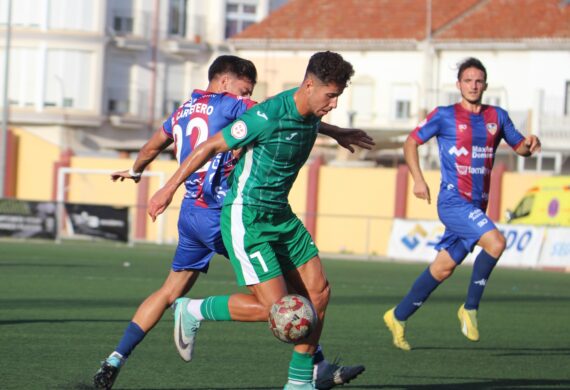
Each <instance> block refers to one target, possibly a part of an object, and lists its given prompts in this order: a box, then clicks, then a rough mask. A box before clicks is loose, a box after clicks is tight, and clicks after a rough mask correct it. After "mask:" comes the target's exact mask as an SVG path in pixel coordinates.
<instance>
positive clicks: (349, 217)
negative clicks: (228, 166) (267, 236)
mask: <svg viewBox="0 0 570 390" xmlns="http://www.w3.org/2000/svg"><path fill="white" fill-rule="evenodd" d="M15 133H16V135H17V136H18V137H19V144H18V148H19V152H18V163H17V165H18V166H17V186H16V197H17V198H19V199H27V200H50V199H53V195H54V194H55V182H56V179H55V178H54V174H53V172H54V170H55V169H54V166H55V165H56V163H57V162H58V161H59V159H60V156H61V155H62V153H61V151H60V150H59V149H58V148H57V147H55V146H53V145H52V144H51V143H49V142H48V141H45V140H42V139H41V138H39V137H36V136H34V135H30V134H29V133H26V132H22V131H15ZM132 164H133V160H130V159H118V158H100V157H82V156H74V157H71V158H70V159H69V166H70V167H72V168H83V169H99V170H109V171H116V170H124V169H128V168H129V167H131V166H132ZM176 168H177V163H176V161H172V160H156V161H154V162H153V163H152V164H151V165H150V167H149V168H148V169H147V172H163V173H164V179H165V180H166V179H167V178H168V177H169V176H170V175H171V174H172V173H174V171H175V170H176ZM308 173H309V167H308V166H305V167H304V168H303V169H301V171H300V172H299V176H298V178H297V181H296V182H295V185H294V186H293V189H292V191H291V193H290V196H289V200H290V203H291V206H292V208H293V210H294V211H295V212H296V213H297V214H298V215H299V217H300V218H301V219H304V218H305V216H306V212H307V199H308V194H307V188H308V184H309V175H308ZM396 175H397V170H396V169H393V168H363V167H359V168H356V167H353V168H347V167H338V166H322V167H321V169H320V171H319V179H318V194H317V205H318V206H317V210H318V218H317V223H316V237H315V239H316V243H317V245H318V246H319V248H320V250H321V251H323V252H329V253H358V254H363V253H368V254H372V255H385V254H386V252H387V246H388V240H389V235H390V231H391V228H392V222H393V217H394V210H395V204H396V197H399V196H405V197H406V216H407V218H410V219H422V220H437V218H438V217H437V195H438V191H439V180H440V174H439V171H426V172H424V176H425V178H426V180H427V182H428V185H429V187H430V190H431V204H428V203H427V202H426V201H424V200H420V199H417V198H416V197H415V196H414V195H413V181H412V179H411V177H410V176H408V189H407V193H406V194H397V193H396ZM540 177H542V176H538V175H521V174H517V173H512V172H507V173H505V174H504V176H503V178H502V198H501V206H500V212H501V214H500V215H501V221H503V220H504V214H505V210H506V209H507V208H509V209H511V210H512V209H514V207H515V206H516V204H517V203H518V201H519V200H520V199H521V197H522V195H523V194H524V192H525V191H526V190H527V189H528V188H530V187H531V186H532V183H533V182H534V181H535V180H537V179H538V178H540ZM159 188H160V178H159V177H149V178H148V179H146V178H145V179H143V181H141V182H140V183H139V184H134V183H133V182H131V181H125V182H116V183H113V182H112V181H111V180H110V177H109V174H71V175H69V178H68V183H67V191H66V199H67V200H68V201H69V202H76V203H90V204H105V205H111V206H128V207H130V208H131V216H132V218H133V219H132V221H133V226H136V225H140V226H139V229H142V231H141V232H140V235H135V237H137V238H142V239H146V240H151V241H154V240H157V239H158V238H159V234H160V232H161V230H160V229H161V224H162V226H163V230H162V234H163V239H164V241H165V242H176V241H177V221H178V212H179V209H180V203H181V201H182V197H183V193H184V190H183V188H180V189H179V191H178V192H177V194H176V196H175V197H174V199H173V201H172V203H171V206H170V207H169V209H168V210H167V212H166V213H165V214H164V215H163V217H162V222H161V223H155V224H153V223H152V222H151V221H150V218H149V217H148V216H147V215H146V206H147V203H148V200H149V199H150V197H151V196H152V195H153V194H154V193H155V192H156V191H157V190H158V189H159Z"/></svg>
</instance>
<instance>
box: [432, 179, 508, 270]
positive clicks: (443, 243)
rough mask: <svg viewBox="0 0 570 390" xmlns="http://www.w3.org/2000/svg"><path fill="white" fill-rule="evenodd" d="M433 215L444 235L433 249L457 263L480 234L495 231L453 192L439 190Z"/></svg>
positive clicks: (474, 207)
mask: <svg viewBox="0 0 570 390" xmlns="http://www.w3.org/2000/svg"><path fill="white" fill-rule="evenodd" d="M437 213H438V214H439V219H440V220H441V222H442V223H443V224H444V225H445V232H444V233H443V237H442V238H441V240H440V241H439V243H438V244H437V245H436V246H435V249H436V250H437V251H440V250H441V249H445V250H446V251H447V252H448V253H449V255H450V256H451V258H452V259H453V261H455V262H456V263H457V264H460V263H461V262H462V261H463V259H465V256H467V254H468V253H470V252H471V251H473V248H474V247H475V244H477V242H478V241H479V239H480V238H481V236H482V235H483V234H485V233H487V232H488V231H490V230H493V229H496V228H497V227H496V226H495V224H494V223H493V221H492V220H491V218H489V217H488V216H487V214H485V212H484V211H483V210H481V209H480V208H479V207H477V206H476V205H474V204H472V203H470V202H469V201H467V200H465V199H464V198H462V197H461V195H460V194H459V193H458V192H457V191H454V190H446V189H442V190H441V191H440V193H439V198H438V199H437Z"/></svg>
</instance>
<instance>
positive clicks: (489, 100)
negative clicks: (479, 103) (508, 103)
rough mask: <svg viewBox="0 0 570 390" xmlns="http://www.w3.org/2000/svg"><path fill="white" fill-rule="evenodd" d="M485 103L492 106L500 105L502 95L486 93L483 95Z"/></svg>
mask: <svg viewBox="0 0 570 390" xmlns="http://www.w3.org/2000/svg"><path fill="white" fill-rule="evenodd" d="M483 104H488V105H491V106H500V105H501V97H500V96H499V95H493V94H489V93H487V94H484V95H483Z"/></svg>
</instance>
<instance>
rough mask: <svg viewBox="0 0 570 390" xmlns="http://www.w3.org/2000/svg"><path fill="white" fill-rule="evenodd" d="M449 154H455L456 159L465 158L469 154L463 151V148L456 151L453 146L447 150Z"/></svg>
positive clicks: (465, 150)
mask: <svg viewBox="0 0 570 390" xmlns="http://www.w3.org/2000/svg"><path fill="white" fill-rule="evenodd" d="M448 152H449V154H455V155H456V156H457V157H459V156H467V155H468V154H469V152H468V151H467V149H465V147H463V146H462V147H461V148H460V149H457V147H456V146H455V145H453V146H452V148H451V149H449V151H448Z"/></svg>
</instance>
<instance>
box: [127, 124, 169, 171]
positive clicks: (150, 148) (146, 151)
mask: <svg viewBox="0 0 570 390" xmlns="http://www.w3.org/2000/svg"><path fill="white" fill-rule="evenodd" d="M171 143H172V139H170V138H168V137H167V136H166V134H164V132H163V131H162V129H160V130H157V131H156V132H155V133H154V134H153V135H152V137H151V138H150V139H149V140H148V141H147V143H146V144H144V145H143V147H142V148H141V150H140V151H139V154H138V155H137V158H136V160H135V163H134V164H133V171H135V172H142V171H144V170H145V168H146V167H147V166H148V165H149V164H150V163H151V162H152V161H153V160H154V159H155V158H156V156H158V155H159V154H160V152H162V151H163V150H164V149H166V147H167V146H168V145H170V144H171Z"/></svg>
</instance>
